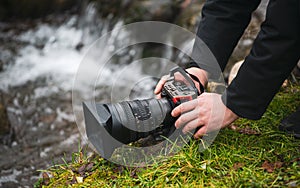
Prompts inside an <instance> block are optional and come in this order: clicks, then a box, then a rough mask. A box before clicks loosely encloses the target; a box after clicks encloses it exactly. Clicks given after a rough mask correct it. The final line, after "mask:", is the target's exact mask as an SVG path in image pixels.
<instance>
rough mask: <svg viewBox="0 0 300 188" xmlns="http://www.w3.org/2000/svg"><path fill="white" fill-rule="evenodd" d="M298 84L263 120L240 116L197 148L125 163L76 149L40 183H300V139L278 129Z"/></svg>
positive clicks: (295, 100) (297, 100)
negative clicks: (145, 162)
mask: <svg viewBox="0 0 300 188" xmlns="http://www.w3.org/2000/svg"><path fill="white" fill-rule="evenodd" d="M299 92H300V86H299V85H294V84H288V86H287V87H284V88H281V90H280V92H279V93H278V94H277V95H276V96H275V98H274V99H273V101H272V103H271V105H270V106H269V108H268V109H267V111H266V113H265V114H264V116H263V117H262V119H261V120H259V121H249V120H246V119H239V120H238V121H237V122H236V123H234V125H232V126H230V127H229V128H226V129H224V130H222V131H221V132H220V133H219V135H218V137H217V139H216V140H215V141H214V143H213V144H212V145H211V146H210V147H209V148H208V149H207V150H205V151H204V152H202V153H200V152H198V146H199V144H200V142H199V141H192V142H191V143H190V144H189V145H187V146H186V147H185V148H184V149H183V150H182V151H180V152H179V153H177V154H175V155H174V156H171V157H169V158H168V159H167V160H166V161H163V162H160V163H159V164H158V163H157V164H154V165H153V166H149V167H147V168H126V167H123V166H118V165H115V164H112V163H110V162H108V161H106V160H104V159H103V158H101V157H99V156H98V155H96V154H94V155H89V156H87V155H85V152H84V149H82V150H80V152H76V153H73V155H72V156H73V157H72V161H70V162H66V163H65V164H56V165H54V166H52V167H50V168H49V169H45V170H42V172H43V178H41V179H40V180H39V181H38V182H37V183H36V184H35V186H36V187H42V186H44V187H67V186H70V185H72V186H73V187H123V186H125V187H133V186H137V187H143V186H145V187H173V186H174V187H195V186H196V187H240V186H241V187H271V186H274V187H288V186H289V187H298V186H300V174H299V172H300V147H299V146H300V140H299V139H295V138H293V137H291V136H289V135H286V134H285V133H283V132H280V131H278V124H279V123H280V120H281V119H282V118H283V117H285V116H286V115H288V114H289V113H291V112H292V111H295V110H296V108H297V107H299V105H300V95H299Z"/></svg>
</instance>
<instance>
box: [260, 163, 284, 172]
mask: <svg viewBox="0 0 300 188" xmlns="http://www.w3.org/2000/svg"><path fill="white" fill-rule="evenodd" d="M282 165H283V162H280V161H276V162H275V163H270V162H269V161H265V162H264V163H263V164H262V168H263V169H264V170H266V171H267V172H269V173H272V172H274V170H275V169H277V168H281V167H282Z"/></svg>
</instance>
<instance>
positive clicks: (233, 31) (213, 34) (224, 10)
mask: <svg viewBox="0 0 300 188" xmlns="http://www.w3.org/2000/svg"><path fill="white" fill-rule="evenodd" d="M259 3H260V0H250V1H249V0H207V1H206V3H205V5H204V7H203V9H202V19H201V22H200V24H199V28H198V31H197V36H198V37H199V38H200V40H202V41H203V42H204V43H205V44H206V45H207V46H208V48H209V49H210V51H211V52H212V53H213V55H214V56H215V57H216V60H217V61H218V64H219V65H220V67H221V70H224V68H225V66H226V64H227V61H228V59H229V57H230V55H231V53H232V51H233V49H234V48H235V46H236V44H237V42H238V40H239V39H240V37H241V36H242V34H243V32H244V30H245V28H246V27H247V25H248V24H249V22H250V20H251V14H252V12H253V11H254V10H255V9H256V8H257V6H258V5H259ZM197 42H198V43H201V42H199V41H197V39H196V41H195V45H194V48H193V52H192V53H193V54H192V56H195V57H200V58H201V56H203V55H206V54H199V53H201V51H203V50H201V49H199V48H201V45H198V46H197ZM197 59H199V58H197ZM197 63H199V62H197ZM206 63H209V62H206ZM199 66H200V67H201V68H204V69H205V67H206V66H209V65H199Z"/></svg>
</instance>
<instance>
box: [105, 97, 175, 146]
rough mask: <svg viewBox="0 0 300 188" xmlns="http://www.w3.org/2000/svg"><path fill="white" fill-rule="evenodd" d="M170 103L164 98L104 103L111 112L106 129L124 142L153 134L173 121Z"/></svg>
mask: <svg viewBox="0 0 300 188" xmlns="http://www.w3.org/2000/svg"><path fill="white" fill-rule="evenodd" d="M171 105H172V103H170V102H169V101H168V100H167V99H166V98H163V99H145V100H134V101H123V102H120V103H116V104H104V106H105V107H106V108H107V109H108V111H109V112H110V113H111V121H110V122H111V125H109V126H106V127H107V131H108V132H109V133H110V134H111V135H112V136H113V137H114V138H115V139H117V140H118V141H120V142H122V143H124V144H128V143H130V142H133V141H136V140H138V139H140V138H143V137H146V136H148V135H150V134H154V133H155V132H157V131H159V130H161V129H164V128H166V127H164V126H165V125H170V122H172V121H173V118H172V117H171V115H170V113H171V110H172V106H171Z"/></svg>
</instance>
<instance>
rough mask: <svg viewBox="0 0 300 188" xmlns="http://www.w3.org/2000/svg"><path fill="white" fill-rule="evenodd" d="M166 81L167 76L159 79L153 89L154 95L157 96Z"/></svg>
mask: <svg viewBox="0 0 300 188" xmlns="http://www.w3.org/2000/svg"><path fill="white" fill-rule="evenodd" d="M167 79H168V76H167V75H165V76H163V77H161V79H160V80H159V82H158V83H157V85H156V87H155V89H154V94H156V95H157V94H159V93H160V91H161V89H162V88H163V86H164V85H165V83H166V81H167Z"/></svg>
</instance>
